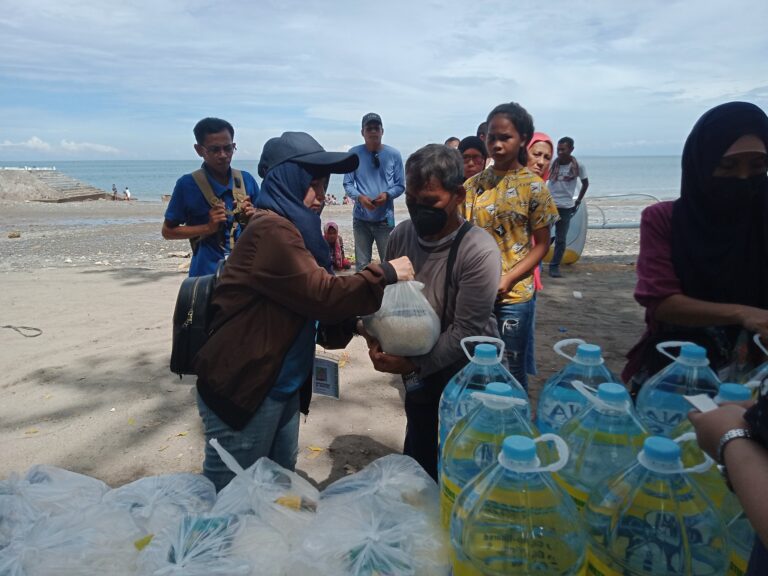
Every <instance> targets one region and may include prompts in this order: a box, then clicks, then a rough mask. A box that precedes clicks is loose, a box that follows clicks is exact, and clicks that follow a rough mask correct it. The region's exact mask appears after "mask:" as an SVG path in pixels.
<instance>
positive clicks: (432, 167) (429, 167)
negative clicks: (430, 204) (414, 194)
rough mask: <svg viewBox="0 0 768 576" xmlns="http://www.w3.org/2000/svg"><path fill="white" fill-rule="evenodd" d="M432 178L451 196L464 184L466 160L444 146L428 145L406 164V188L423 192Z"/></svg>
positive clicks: (410, 157) (420, 149)
mask: <svg viewBox="0 0 768 576" xmlns="http://www.w3.org/2000/svg"><path fill="white" fill-rule="evenodd" d="M432 178H437V181H438V182H440V185H441V186H442V187H443V188H445V189H446V190H448V192H450V193H451V194H456V193H458V192H459V190H460V189H461V187H462V185H463V184H464V160H463V159H462V157H461V154H459V151H458V150H456V149H454V148H449V147H448V146H446V145H444V144H427V145H426V146H424V147H422V148H419V149H418V150H416V152H414V153H413V154H411V155H410V156H409V157H408V160H406V162H405V186H406V188H415V189H417V190H421V189H423V188H426V187H427V185H428V184H429V182H430V181H431V180H432Z"/></svg>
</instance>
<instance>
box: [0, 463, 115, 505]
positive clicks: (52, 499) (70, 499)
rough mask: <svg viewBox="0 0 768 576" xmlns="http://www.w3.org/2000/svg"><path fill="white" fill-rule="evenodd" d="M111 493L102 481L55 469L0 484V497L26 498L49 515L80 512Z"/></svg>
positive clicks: (32, 471)
mask: <svg viewBox="0 0 768 576" xmlns="http://www.w3.org/2000/svg"><path fill="white" fill-rule="evenodd" d="M108 490H109V486H107V485H106V484H105V483H104V482H102V481H101V480H97V479H96V478H91V477H90V476H85V475H83V474H78V473H76V472H70V471H69V470H64V469H63V468H56V467H55V466H45V465H37V466H33V467H32V468H30V469H29V470H28V471H27V473H26V474H25V475H24V478H19V477H18V476H16V475H11V476H10V477H9V478H8V479H6V480H3V481H0V495H16V496H20V497H22V498H24V499H25V500H26V501H27V502H28V503H29V504H30V505H31V506H32V507H33V508H35V509H37V510H39V511H40V512H44V513H48V514H59V513H62V512H67V511H72V510H80V509H82V508H85V507H87V506H92V505H94V504H98V503H99V502H101V499H102V497H103V496H104V494H105V493H106V492H107V491H108Z"/></svg>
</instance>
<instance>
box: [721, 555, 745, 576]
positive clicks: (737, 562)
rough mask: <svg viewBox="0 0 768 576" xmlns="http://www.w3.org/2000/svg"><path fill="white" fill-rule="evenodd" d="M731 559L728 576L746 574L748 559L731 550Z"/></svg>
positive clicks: (742, 575)
mask: <svg viewBox="0 0 768 576" xmlns="http://www.w3.org/2000/svg"><path fill="white" fill-rule="evenodd" d="M729 560H730V563H729V564H728V572H726V574H727V576H744V575H745V574H746V573H747V564H748V559H746V558H742V557H741V556H740V555H739V554H737V553H736V552H731V557H730V558H729Z"/></svg>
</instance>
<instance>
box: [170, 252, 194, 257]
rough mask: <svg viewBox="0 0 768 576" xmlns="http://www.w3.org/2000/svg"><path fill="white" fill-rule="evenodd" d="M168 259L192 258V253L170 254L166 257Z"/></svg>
mask: <svg viewBox="0 0 768 576" xmlns="http://www.w3.org/2000/svg"><path fill="white" fill-rule="evenodd" d="M165 257H166V258H191V257H192V253H191V252H168V254H166V255H165Z"/></svg>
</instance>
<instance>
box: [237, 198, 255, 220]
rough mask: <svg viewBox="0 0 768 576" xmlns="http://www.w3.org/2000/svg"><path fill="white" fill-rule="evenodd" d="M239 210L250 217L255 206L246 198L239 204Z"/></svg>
mask: <svg viewBox="0 0 768 576" xmlns="http://www.w3.org/2000/svg"><path fill="white" fill-rule="evenodd" d="M240 211H241V212H242V213H243V214H244V215H245V217H246V218H250V217H251V216H253V215H254V213H255V212H256V208H254V207H253V203H252V202H251V199H250V198H246V199H245V200H244V201H243V203H242V204H241V205H240Z"/></svg>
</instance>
